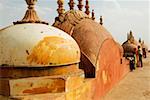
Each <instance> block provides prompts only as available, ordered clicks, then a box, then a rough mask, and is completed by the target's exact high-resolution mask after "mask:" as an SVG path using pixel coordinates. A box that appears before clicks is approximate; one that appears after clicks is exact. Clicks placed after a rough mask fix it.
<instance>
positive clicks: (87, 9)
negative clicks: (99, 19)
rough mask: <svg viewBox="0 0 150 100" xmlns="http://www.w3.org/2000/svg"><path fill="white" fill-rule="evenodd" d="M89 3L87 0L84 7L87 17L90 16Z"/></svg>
mask: <svg viewBox="0 0 150 100" xmlns="http://www.w3.org/2000/svg"><path fill="white" fill-rule="evenodd" d="M89 8H90V7H89V1H88V0H86V5H85V9H86V10H85V13H86V14H87V15H89V14H90V11H89Z"/></svg>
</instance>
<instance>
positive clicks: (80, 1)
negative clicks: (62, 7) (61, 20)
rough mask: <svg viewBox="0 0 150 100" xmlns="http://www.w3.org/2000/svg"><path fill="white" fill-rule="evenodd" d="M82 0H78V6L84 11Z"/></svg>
mask: <svg viewBox="0 0 150 100" xmlns="http://www.w3.org/2000/svg"><path fill="white" fill-rule="evenodd" d="M82 1H83V0H78V2H79V4H78V5H77V6H78V8H79V10H80V11H82V8H83V4H82Z"/></svg>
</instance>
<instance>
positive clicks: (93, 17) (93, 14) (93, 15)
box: [92, 9, 95, 20]
mask: <svg viewBox="0 0 150 100" xmlns="http://www.w3.org/2000/svg"><path fill="white" fill-rule="evenodd" d="M92 20H95V13H94V9H93V10H92Z"/></svg>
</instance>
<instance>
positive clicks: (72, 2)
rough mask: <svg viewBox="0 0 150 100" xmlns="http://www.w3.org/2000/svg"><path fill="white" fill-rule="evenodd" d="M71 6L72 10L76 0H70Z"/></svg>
mask: <svg viewBox="0 0 150 100" xmlns="http://www.w3.org/2000/svg"><path fill="white" fill-rule="evenodd" d="M68 4H69V7H70V10H74V4H75V3H74V0H69V3H68Z"/></svg>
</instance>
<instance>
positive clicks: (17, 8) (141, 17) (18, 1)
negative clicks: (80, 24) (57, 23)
mask: <svg viewBox="0 0 150 100" xmlns="http://www.w3.org/2000/svg"><path fill="white" fill-rule="evenodd" d="M68 1H69V0H65V5H64V6H65V10H66V11H67V10H69V6H68ZM74 1H75V2H76V4H78V2H77V1H78V0H74ZM83 1H84V2H83V3H84V4H85V0H83ZM89 5H90V10H92V9H94V10H95V17H96V21H97V22H99V16H101V15H102V16H103V18H104V27H105V28H106V29H107V30H108V31H109V32H110V33H111V34H112V36H113V37H114V39H115V40H116V41H118V42H119V43H120V44H122V42H124V41H125V40H126V38H127V32H129V31H130V30H132V31H133V34H134V36H135V38H136V39H139V38H142V40H145V43H147V45H149V47H150V25H149V24H150V0H89ZM26 9H27V5H26V3H25V1H24V0H0V28H4V27H6V26H9V25H12V22H13V21H17V20H21V19H22V18H23V16H24V13H25V11H26ZM56 9H57V0H38V3H37V5H36V11H37V13H38V15H39V17H40V18H41V19H42V20H44V21H47V22H49V23H50V24H52V23H53V22H54V19H55V17H56V16H57V11H56ZM75 9H77V7H75Z"/></svg>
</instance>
